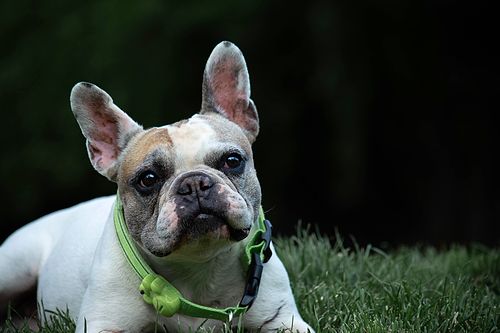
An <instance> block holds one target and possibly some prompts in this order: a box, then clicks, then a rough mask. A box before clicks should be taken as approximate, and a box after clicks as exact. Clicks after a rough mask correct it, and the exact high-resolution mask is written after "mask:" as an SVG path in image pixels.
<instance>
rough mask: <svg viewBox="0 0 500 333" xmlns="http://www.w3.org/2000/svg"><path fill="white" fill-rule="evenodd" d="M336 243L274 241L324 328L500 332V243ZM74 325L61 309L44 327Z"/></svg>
mask: <svg viewBox="0 0 500 333" xmlns="http://www.w3.org/2000/svg"><path fill="white" fill-rule="evenodd" d="M337 239H338V238H337ZM331 243H332V242H331V241H330V240H329V239H328V238H326V237H324V236H319V235H317V234H308V233H307V232H306V231H303V230H302V231H299V233H298V235H296V236H293V237H290V238H277V239H276V240H275V245H276V248H277V251H278V253H279V256H280V257H281V259H282V260H283V262H284V264H285V266H286V267H287V269H288V272H289V275H290V280H291V283H292V288H293V291H294V295H295V298H296V300H297V305H298V307H299V309H300V312H301V314H302V316H303V317H304V319H305V320H306V321H308V322H309V323H310V324H311V325H312V326H313V327H314V328H315V329H316V331H317V332H318V333H319V332H500V250H499V249H491V248H486V247H483V246H481V245H474V246H469V247H463V246H453V247H451V248H449V249H447V250H444V251H437V250H436V249H434V248H431V247H412V248H400V249H397V250H394V251H391V252H389V253H385V252H383V251H381V250H379V249H376V248H373V247H371V246H367V247H366V248H358V247H356V246H355V247H354V248H353V249H350V248H347V247H345V246H344V245H343V244H342V242H341V241H337V242H334V243H333V244H334V245H331ZM74 329H75V326H74V323H73V322H72V321H71V320H70V319H69V318H68V316H67V315H65V314H64V313H63V312H61V313H60V314H59V316H57V317H56V318H55V319H54V320H53V322H52V323H50V324H49V325H48V326H47V327H44V328H41V330H40V332H42V333H54V332H73V331H74ZM225 331H227V332H230V330H229V329H226V330H225ZM238 331H241V330H238ZM11 332H32V331H31V330H30V329H29V328H28V327H27V326H26V325H25V327H22V328H20V329H16V328H14V326H13V323H12V321H10V320H8V321H7V322H6V323H4V324H3V326H2V327H0V333H11Z"/></svg>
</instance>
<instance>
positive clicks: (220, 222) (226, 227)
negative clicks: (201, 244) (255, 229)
mask: <svg viewBox="0 0 500 333" xmlns="http://www.w3.org/2000/svg"><path fill="white" fill-rule="evenodd" d="M189 224H190V225H191V227H190V228H188V229H190V233H192V235H191V236H194V238H199V237H203V236H205V235H206V234H208V233H216V234H218V235H219V236H221V237H223V238H229V240H231V241H235V242H239V241H241V240H243V239H245V238H246V237H247V236H248V234H249V233H250V228H244V229H236V228H233V227H232V226H231V225H230V224H229V223H228V222H227V220H226V219H225V218H223V217H222V216H220V215H218V214H214V213H199V214H198V215H196V216H195V217H194V218H193V220H192V221H190V222H189Z"/></svg>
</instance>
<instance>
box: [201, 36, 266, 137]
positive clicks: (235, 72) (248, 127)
mask: <svg viewBox="0 0 500 333" xmlns="http://www.w3.org/2000/svg"><path fill="white" fill-rule="evenodd" d="M202 93H203V100H202V104H201V113H202V114H203V113H207V112H217V113H220V114H222V115H223V116H225V117H226V118H228V119H229V120H231V121H232V122H234V123H236V124H237V125H239V126H240V128H241V129H242V130H243V132H244V133H245V135H246V136H247V138H248V140H249V141H250V143H253V142H254V141H255V139H256V137H257V134H258V133H259V116H258V114H257V109H256V108H255V104H254V103H253V101H252V100H251V99H250V79H249V77H248V70H247V65H246V63H245V58H244V57H243V54H242V53H241V51H240V49H238V47H236V45H234V44H233V43H231V42H222V43H219V44H218V45H217V46H216V47H215V48H214V50H213V51H212V54H210V57H209V58H208V61H207V65H206V66H205V72H204V73H203V90H202Z"/></svg>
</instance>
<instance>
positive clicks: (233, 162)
mask: <svg viewBox="0 0 500 333" xmlns="http://www.w3.org/2000/svg"><path fill="white" fill-rule="evenodd" d="M242 166H243V157H241V155H240V154H238V153H231V154H229V155H227V156H226V157H225V160H224V166H223V169H224V170H233V171H236V170H238V169H240V168H241V167H242Z"/></svg>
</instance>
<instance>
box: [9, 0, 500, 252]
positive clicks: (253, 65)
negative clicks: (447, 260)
mask: <svg viewBox="0 0 500 333" xmlns="http://www.w3.org/2000/svg"><path fill="white" fill-rule="evenodd" d="M495 13H496V12H495V11H493V10H492V9H491V8H488V7H487V6H486V2H484V3H482V2H477V1H475V2H469V3H457V2H454V1H430V0H428V1H421V0H411V1H395V0H392V1H391V0H382V1H360V0H358V1H311V2H308V1H303V2H298V3H296V4H293V2H288V1H282V2H277V1H266V0H259V1H255V0H252V1H241V2H236V1H200V2H193V1H177V2H175V3H174V2H167V1H163V0H154V1H121V0H115V1H100V0H91V1H81V2H73V3H71V2H69V1H65V0H64V1H61V0H60V1H26V0H16V1H1V2H0V51H1V52H0V111H1V116H2V118H1V119H2V127H1V129H2V130H1V131H0V142H1V147H0V148H1V154H2V161H1V166H0V168H1V169H0V172H1V175H2V181H1V186H0V195H1V198H2V201H1V202H2V206H1V211H2V219H1V223H0V241H1V240H3V239H4V238H5V237H7V235H8V234H10V233H11V232H12V231H14V230H15V229H17V228H18V227H20V226H22V225H23V224H25V223H27V222H28V221H30V220H33V219H35V218H37V217H39V216H41V215H43V214H46V213H49V212H51V211H53V210H57V209H60V208H64V207H68V206H70V205H73V204H75V203H78V202H80V201H83V200H86V199H90V198H93V197H95V196H100V195H105V194H112V193H114V192H115V187H114V184H112V183H109V182H108V181H107V180H106V179H105V178H103V177H102V176H100V175H99V174H97V172H95V171H94V170H93V169H92V167H91V165H90V162H89V161H88V158H87V153H86V150H85V147H84V140H83V137H82V135H81V133H80V129H79V127H78V126H77V123H76V121H75V120H74V118H73V116H72V114H71V112H70V109H69V92H70V89H71V87H72V86H73V85H74V84H75V83H76V82H78V81H89V82H93V83H95V84H97V85H99V86H100V87H102V88H103V89H105V90H106V91H107V92H108V93H110V95H111V96H113V98H114V100H115V102H116V103H117V104H118V105H119V106H120V107H121V108H122V109H124V110H125V111H126V112H127V113H128V114H129V115H131V116H132V117H133V118H134V119H135V120H137V121H138V122H139V123H141V124H143V125H144V126H145V127H151V126H156V125H163V124H167V123H171V122H174V121H177V120H179V119H182V118H186V117H189V116H190V115H191V114H192V113H194V112H196V111H198V110H199V106H200V103H201V78H202V71H203V68H204V65H205V61H206V60H207V58H208V55H209V54H210V52H211V50H212V48H213V47H214V46H215V45H216V44H217V43H218V42H220V41H222V40H230V41H233V42H234V43H236V44H237V45H238V46H239V47H240V48H241V50H242V51H243V53H244V54H245V57H246V60H247V64H248V67H249V71H250V77H251V82H252V97H253V99H254V101H255V102H256V105H257V109H258V111H259V114H260V118H261V134H260V136H259V138H258V140H257V142H256V143H255V145H254V149H255V159H256V166H257V170H258V173H259V177H260V181H261V185H262V188H263V194H264V197H263V203H264V208H265V209H266V210H270V211H269V212H268V213H267V216H268V217H269V218H270V219H271V221H272V222H273V223H274V225H275V226H276V230H277V232H278V233H281V234H291V233H293V232H294V228H295V226H296V225H297V223H298V221H299V220H302V223H303V224H313V225H314V224H316V225H317V226H318V228H319V230H320V231H322V232H324V233H329V234H333V232H334V230H335V228H338V230H339V232H340V234H341V235H343V236H344V237H348V236H349V235H352V236H353V237H355V238H356V240H357V241H358V242H359V243H361V244H366V243H372V244H376V245H383V244H390V245H394V246H397V245H400V244H413V243H429V244H435V245H446V244H450V243H469V242H471V241H479V242H482V243H485V244H489V245H498V241H499V239H500V237H499V235H500V234H499V232H500V230H499V221H500V189H499V183H498V176H497V173H498V172H499V166H500V165H499V163H498V161H497V160H498V158H497V155H498V143H499V142H500V140H499V134H498V133H499V131H498V127H499V123H498V121H499V117H498V111H499V110H500V109H499V107H498V106H499V105H498V98H499V92H500V91H499V90H500V84H499V82H500V81H499V79H500V78H499V75H498V72H497V67H498V66H497V63H498V61H499V57H498V54H497V53H494V52H493V49H494V48H496V47H497V46H498V41H499V40H498V27H497V24H495V22H496V21H498V17H497V14H495Z"/></svg>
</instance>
